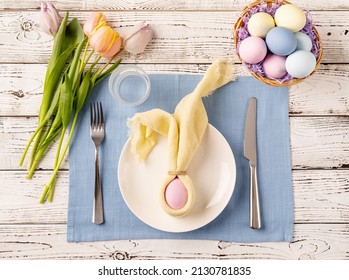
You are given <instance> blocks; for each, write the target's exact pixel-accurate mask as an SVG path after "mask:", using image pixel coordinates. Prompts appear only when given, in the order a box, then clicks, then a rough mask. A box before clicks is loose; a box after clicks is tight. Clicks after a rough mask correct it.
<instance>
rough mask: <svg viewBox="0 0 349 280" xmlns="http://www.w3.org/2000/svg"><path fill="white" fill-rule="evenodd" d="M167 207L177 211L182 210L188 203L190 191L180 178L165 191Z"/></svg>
mask: <svg viewBox="0 0 349 280" xmlns="http://www.w3.org/2000/svg"><path fill="white" fill-rule="evenodd" d="M165 200H166V203H167V205H168V206H169V207H170V208H172V209H175V210H178V209H182V208H183V207H184V206H185V204H186V203H187V201H188V191H187V189H186V188H185V186H184V184H183V183H182V181H181V180H179V179H178V178H176V179H174V180H173V181H172V182H171V183H169V184H168V186H167V187H166V190H165Z"/></svg>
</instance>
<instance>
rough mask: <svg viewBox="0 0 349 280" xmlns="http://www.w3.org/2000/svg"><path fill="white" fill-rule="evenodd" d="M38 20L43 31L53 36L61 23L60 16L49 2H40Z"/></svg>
mask: <svg viewBox="0 0 349 280" xmlns="http://www.w3.org/2000/svg"><path fill="white" fill-rule="evenodd" d="M39 20H40V27H41V29H42V30H43V31H44V32H45V33H47V34H49V35H52V36H55V35H56V33H57V31H58V28H59V25H60V24H61V21H62V17H61V16H60V15H59V13H58V11H57V9H56V8H55V6H53V5H52V4H51V3H50V2H41V12H40V16H39Z"/></svg>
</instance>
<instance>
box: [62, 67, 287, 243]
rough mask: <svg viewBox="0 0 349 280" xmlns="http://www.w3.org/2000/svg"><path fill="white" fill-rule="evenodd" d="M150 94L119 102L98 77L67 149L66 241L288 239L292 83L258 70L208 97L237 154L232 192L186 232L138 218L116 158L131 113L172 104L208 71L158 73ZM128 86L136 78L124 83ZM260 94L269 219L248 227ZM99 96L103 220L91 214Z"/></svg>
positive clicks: (212, 116)
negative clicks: (259, 76)
mask: <svg viewBox="0 0 349 280" xmlns="http://www.w3.org/2000/svg"><path fill="white" fill-rule="evenodd" d="M149 77H150V81H151V94H150V97H149V98H148V100H147V101H146V102H145V103H144V104H142V105H141V106H138V107H127V106H125V105H121V104H120V103H118V102H116V101H115V100H114V99H113V98H112V97H111V95H110V94H109V90H108V79H106V80H104V81H103V82H102V83H101V84H99V85H97V86H96V87H95V89H94V90H93V92H92V94H91V96H90V99H89V100H88V102H87V103H86V106H85V107H84V108H83V110H82V112H81V113H80V116H79V119H78V122H77V127H76V132H75V135H74V138H73V141H72V144H71V146H70V152H69V206H68V228H67V240H68V241H102V240H125V239H126V240H127V239H205V240H224V241H236V242H267V241H287V242H290V241H291V240H292V237H293V220H294V213H293V212H294V211H293V208H294V207H293V190H292V175H291V158H290V142H289V118H288V88H285V87H270V86H267V85H264V84H262V83H260V82H258V81H257V80H256V79H254V78H252V77H239V78H238V79H237V80H236V81H234V82H231V83H229V84H228V85H226V86H224V87H222V88H220V89H218V90H217V91H216V92H215V93H214V94H213V95H211V96H209V97H207V98H205V99H204V103H205V107H206V110H207V114H208V118H209V123H211V124H212V125H213V126H215V127H216V128H217V129H218V130H219V131H220V132H221V133H222V134H223V135H224V136H225V138H226V139H227V141H228V143H229V144H230V146H231V148H232V151H233V153H234V156H235V160H236V168H237V178H236V186H235V189H234V193H233V196H232V198H231V200H230V202H229V204H228V205H227V207H226V208H225V209H224V211H223V212H222V213H221V214H220V215H219V216H218V217H217V218H216V219H215V220H213V221H212V222H211V223H209V224H208V225H206V226H204V227H202V228H200V229H197V230H194V231H190V232H185V233H169V232H164V231H160V230H157V229H154V228H152V227H150V226H148V225H146V224H145V223H143V222H142V221H141V220H139V219H138V218H137V217H136V216H135V215H134V214H133V213H132V212H131V211H130V210H129V209H128V207H127V206H126V204H125V202H124V201H123V199H122V196H121V193H120V190H119V186H118V179H117V168H118V159H119V156H120V152H121V150H122V148H123V146H124V144H125V143H126V141H127V126H126V123H127V118H129V117H131V116H133V115H134V113H136V112H141V111H146V110H150V109H153V108H161V109H163V110H166V111H168V112H173V111H174V109H175V107H176V105H177V103H178V101H179V100H181V98H182V97H183V96H184V95H186V94H188V93H190V92H191V91H192V90H193V89H194V88H195V87H196V85H197V84H198V82H199V81H200V80H201V78H202V75H184V74H152V75H149ZM123 86H124V90H128V91H129V92H130V93H132V92H134V91H135V87H136V86H137V85H136V84H134V83H128V84H125V85H123ZM253 96H255V97H257V99H258V104H257V137H258V139H257V145H258V163H259V165H258V176H259V177H258V179H259V188H260V189H259V192H260V203H261V216H262V224H263V227H262V229H260V230H254V229H251V228H250V227H249V165H248V161H247V160H246V159H245V158H244V156H243V140H244V125H245V117H246V111H247V105H248V101H249V99H250V98H251V97H253ZM92 101H101V102H102V103H103V109H104V113H105V118H106V137H105V139H104V141H103V143H102V145H101V147H100V149H101V150H100V157H101V158H100V165H101V166H100V168H101V178H102V184H103V198H104V217H105V223H104V224H102V225H95V224H93V223H92V221H91V217H92V202H93V191H94V146H93V143H92V141H91V139H90V135H89V106H88V105H89V103H90V102H92Z"/></svg>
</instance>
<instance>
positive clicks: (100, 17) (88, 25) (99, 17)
mask: <svg viewBox="0 0 349 280" xmlns="http://www.w3.org/2000/svg"><path fill="white" fill-rule="evenodd" d="M106 20H107V19H106V18H105V16H104V14H103V13H101V12H96V13H93V14H92V15H91V16H90V17H89V18H88V19H87V20H86V22H85V24H84V33H85V34H86V35H87V36H91V35H92V34H93V33H94V32H95V31H96V30H97V29H98V28H100V27H102V26H105V25H107V23H106Z"/></svg>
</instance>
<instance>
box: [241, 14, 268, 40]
mask: <svg viewBox="0 0 349 280" xmlns="http://www.w3.org/2000/svg"><path fill="white" fill-rule="evenodd" d="M273 27H275V22H274V19H273V17H272V16H271V15H269V14H267V13H263V12H260V13H255V14H254V15H253V16H252V17H251V18H250V19H249V21H248V24H247V29H248V32H249V33H250V34H251V35H252V36H257V37H261V38H265V36H266V35H267V33H268V31H269V30H270V29H272V28H273Z"/></svg>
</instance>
